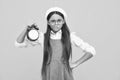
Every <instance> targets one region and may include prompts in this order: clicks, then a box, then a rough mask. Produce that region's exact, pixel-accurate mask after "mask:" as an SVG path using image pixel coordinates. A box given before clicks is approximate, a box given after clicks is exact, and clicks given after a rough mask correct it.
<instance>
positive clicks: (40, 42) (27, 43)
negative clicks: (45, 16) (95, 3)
mask: <svg viewBox="0 0 120 80" xmlns="http://www.w3.org/2000/svg"><path fill="white" fill-rule="evenodd" d="M43 38H44V35H43V33H42V32H40V33H39V38H38V40H36V41H30V40H28V39H27V37H25V40H24V42H23V43H18V42H17V41H16V40H15V46H16V47H19V48H23V47H24V48H25V47H31V46H36V45H41V46H43Z"/></svg>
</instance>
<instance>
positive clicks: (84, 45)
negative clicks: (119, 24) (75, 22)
mask: <svg viewBox="0 0 120 80" xmlns="http://www.w3.org/2000/svg"><path fill="white" fill-rule="evenodd" d="M70 38H71V43H72V45H75V46H77V47H80V48H81V49H82V50H83V51H86V52H90V53H91V54H93V55H95V54H96V51H95V48H94V47H93V46H91V45H89V44H88V43H87V42H85V41H83V40H82V39H81V38H80V37H78V36H76V34H75V32H72V33H71V34H70Z"/></svg>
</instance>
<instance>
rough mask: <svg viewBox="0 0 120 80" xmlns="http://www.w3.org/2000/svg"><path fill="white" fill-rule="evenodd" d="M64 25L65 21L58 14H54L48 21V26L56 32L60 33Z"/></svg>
mask: <svg viewBox="0 0 120 80" xmlns="http://www.w3.org/2000/svg"><path fill="white" fill-rule="evenodd" d="M63 24H64V19H63V18H62V17H61V16H60V15H58V14H53V15H52V16H51V18H50V19H49V21H48V25H50V27H51V29H52V30H53V31H54V32H57V31H59V30H60V29H61V28H62V26H63Z"/></svg>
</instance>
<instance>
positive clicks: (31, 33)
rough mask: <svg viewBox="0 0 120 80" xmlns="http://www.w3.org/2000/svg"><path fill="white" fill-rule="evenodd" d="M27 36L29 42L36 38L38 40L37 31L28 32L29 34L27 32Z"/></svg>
mask: <svg viewBox="0 0 120 80" xmlns="http://www.w3.org/2000/svg"><path fill="white" fill-rule="evenodd" d="M28 36H29V38H30V39H31V40H36V39H37V38H38V36H39V34H38V31H37V30H34V29H33V30H30V31H29V32H28Z"/></svg>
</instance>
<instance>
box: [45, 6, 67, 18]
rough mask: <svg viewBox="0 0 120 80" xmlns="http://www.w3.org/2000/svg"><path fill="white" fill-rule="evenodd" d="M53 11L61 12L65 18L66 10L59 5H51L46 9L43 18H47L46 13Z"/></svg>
mask: <svg viewBox="0 0 120 80" xmlns="http://www.w3.org/2000/svg"><path fill="white" fill-rule="evenodd" d="M53 11H58V12H60V13H62V14H63V15H64V17H65V18H67V14H66V12H65V11H64V10H63V9H61V8H59V7H52V8H50V9H48V10H47V11H46V14H45V18H47V16H48V14H49V13H51V12H53Z"/></svg>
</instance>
